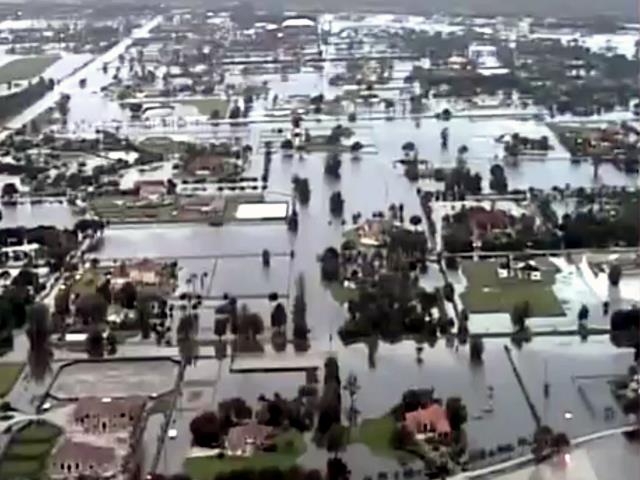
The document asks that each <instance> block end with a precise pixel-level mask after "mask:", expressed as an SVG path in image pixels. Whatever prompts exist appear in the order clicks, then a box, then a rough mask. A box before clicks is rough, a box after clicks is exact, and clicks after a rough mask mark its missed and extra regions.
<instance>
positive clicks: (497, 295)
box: [460, 261, 564, 317]
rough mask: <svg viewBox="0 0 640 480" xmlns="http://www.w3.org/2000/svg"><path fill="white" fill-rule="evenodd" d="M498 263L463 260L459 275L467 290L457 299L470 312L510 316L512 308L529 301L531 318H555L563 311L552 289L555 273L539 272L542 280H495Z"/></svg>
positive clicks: (550, 271) (562, 313)
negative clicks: (464, 279)
mask: <svg viewBox="0 0 640 480" xmlns="http://www.w3.org/2000/svg"><path fill="white" fill-rule="evenodd" d="M497 267H498V264H497V262H490V261H479V262H472V261H466V262H463V264H462V272H463V273H464V276H465V277H466V279H467V289H466V290H465V291H464V292H462V293H461V295H460V299H461V300H462V303H463V304H464V306H465V308H466V309H467V311H469V313H511V311H512V310H513V306H514V305H515V304H517V303H519V302H523V301H525V300H526V301H528V302H529V305H530V306H531V315H530V316H531V317H555V316H560V315H564V310H563V308H562V305H561V304H560V301H559V300H558V297H556V294H555V293H554V291H553V289H552V286H553V283H554V282H555V272H554V271H552V270H544V269H543V270H542V280H540V281H533V280H524V279H518V278H506V279H501V278H498V272H497Z"/></svg>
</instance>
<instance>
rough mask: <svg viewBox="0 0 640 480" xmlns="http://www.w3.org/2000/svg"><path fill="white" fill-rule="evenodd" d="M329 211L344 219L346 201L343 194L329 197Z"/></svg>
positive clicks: (334, 194)
mask: <svg viewBox="0 0 640 480" xmlns="http://www.w3.org/2000/svg"><path fill="white" fill-rule="evenodd" d="M329 211H330V212H331V215H333V216H334V217H342V215H343V213H344V199H343V198H342V193H340V192H333V193H332V194H331V196H330V197H329Z"/></svg>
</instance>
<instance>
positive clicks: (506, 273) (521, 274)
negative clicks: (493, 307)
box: [497, 258, 542, 282]
mask: <svg viewBox="0 0 640 480" xmlns="http://www.w3.org/2000/svg"><path fill="white" fill-rule="evenodd" d="M497 272H498V278H500V279H506V278H518V279H521V280H532V281H535V282H539V281H542V271H541V270H540V267H539V266H538V265H536V263H535V262H534V261H533V260H526V261H516V260H512V259H511V258H507V260H505V261H504V262H500V263H499V264H498V268H497Z"/></svg>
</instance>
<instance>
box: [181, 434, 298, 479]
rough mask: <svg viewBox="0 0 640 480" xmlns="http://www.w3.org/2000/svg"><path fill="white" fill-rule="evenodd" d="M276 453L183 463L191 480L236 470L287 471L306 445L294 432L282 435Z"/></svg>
mask: <svg viewBox="0 0 640 480" xmlns="http://www.w3.org/2000/svg"><path fill="white" fill-rule="evenodd" d="M276 444H277V445H278V451H277V452H273V453H263V452H260V453H257V454H255V455H253V456H252V457H247V458H244V457H228V458H223V459H218V458H216V457H193V458H187V460H186V461H185V465H184V467H185V471H186V473H187V474H189V475H190V476H191V478H192V479H193V480H211V479H213V478H215V476H216V475H218V474H219V473H224V472H228V471H231V470H237V469H246V468H249V469H262V468H267V467H278V468H281V469H287V468H290V467H292V466H293V465H295V464H296V461H297V460H298V458H299V457H300V456H301V455H302V454H303V453H304V452H305V450H306V445H305V442H304V438H302V434H301V433H300V432H298V431H296V430H290V431H289V432H286V433H283V434H281V435H280V436H278V438H277V439H276Z"/></svg>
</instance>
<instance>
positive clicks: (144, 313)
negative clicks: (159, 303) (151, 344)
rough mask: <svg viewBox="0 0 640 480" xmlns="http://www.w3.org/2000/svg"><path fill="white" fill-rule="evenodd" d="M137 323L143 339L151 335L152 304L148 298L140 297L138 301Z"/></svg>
mask: <svg viewBox="0 0 640 480" xmlns="http://www.w3.org/2000/svg"><path fill="white" fill-rule="evenodd" d="M136 323H137V324H138V328H139V329H140V335H141V336H142V338H143V339H145V340H146V339H148V338H149V337H150V336H151V306H150V305H149V301H148V300H144V299H139V300H138V302H137V303H136Z"/></svg>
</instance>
